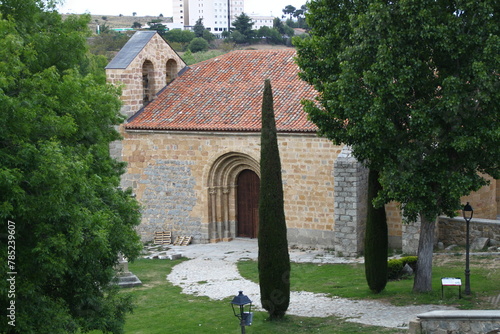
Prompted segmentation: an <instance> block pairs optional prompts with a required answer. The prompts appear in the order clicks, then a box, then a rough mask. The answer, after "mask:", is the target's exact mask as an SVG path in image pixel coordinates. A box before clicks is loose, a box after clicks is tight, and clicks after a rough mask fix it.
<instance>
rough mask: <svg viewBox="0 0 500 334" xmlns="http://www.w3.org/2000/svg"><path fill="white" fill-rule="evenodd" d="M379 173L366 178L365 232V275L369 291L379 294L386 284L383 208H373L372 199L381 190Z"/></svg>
mask: <svg viewBox="0 0 500 334" xmlns="http://www.w3.org/2000/svg"><path fill="white" fill-rule="evenodd" d="M378 177H379V173H378V172H377V171H374V170H370V173H369V176H368V213H367V219H366V230H365V233H366V235H365V275H366V281H367V283H368V286H369V287H370V290H372V291H373V292H375V293H379V292H381V291H382V290H384V288H385V285H386V284H387V248H388V232H387V221H386V215H385V208H384V206H383V205H382V207H380V208H375V207H374V206H373V203H372V202H373V199H374V198H375V197H376V196H377V193H378V192H379V190H381V189H382V187H381V185H380V183H379V181H378Z"/></svg>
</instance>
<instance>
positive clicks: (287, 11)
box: [282, 5, 297, 19]
mask: <svg viewBox="0 0 500 334" xmlns="http://www.w3.org/2000/svg"><path fill="white" fill-rule="evenodd" d="M296 9H297V8H295V7H294V6H292V5H288V6H286V7H285V8H284V9H283V10H282V11H283V14H285V15H289V16H290V19H292V16H293V14H294V13H295V10H296Z"/></svg>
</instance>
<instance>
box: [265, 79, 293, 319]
mask: <svg viewBox="0 0 500 334" xmlns="http://www.w3.org/2000/svg"><path fill="white" fill-rule="evenodd" d="M260 177H261V182H260V184H261V186H260V198H259V282H260V283H259V284H260V299H261V303H262V307H264V309H265V310H266V311H267V312H268V313H269V316H270V319H271V320H275V319H281V318H283V316H284V315H285V312H286V310H287V309H288V305H289V303H290V256H289V254H288V241H287V236H286V220H285V209H284V205H283V184H282V181H281V162H280V156H279V150H278V139H277V136H276V122H275V120H274V110H273V93H272V89H271V82H270V81H269V79H267V80H266V81H265V85H264V98H263V101H262V133H261V153H260Z"/></svg>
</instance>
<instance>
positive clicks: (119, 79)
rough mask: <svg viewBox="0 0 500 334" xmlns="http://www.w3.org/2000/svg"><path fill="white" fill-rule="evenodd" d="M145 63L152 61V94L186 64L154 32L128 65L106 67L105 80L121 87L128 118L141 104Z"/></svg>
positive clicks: (142, 101) (150, 82) (142, 102)
mask: <svg viewBox="0 0 500 334" xmlns="http://www.w3.org/2000/svg"><path fill="white" fill-rule="evenodd" d="M146 62H148V63H150V64H152V69H151V73H149V77H150V79H149V84H150V88H149V89H150V90H151V94H152V95H153V96H154V95H155V94H156V93H158V92H159V91H160V90H161V89H162V88H163V87H165V86H166V85H167V83H168V82H170V81H171V80H172V79H174V78H175V76H176V75H177V73H179V71H181V69H183V68H184V67H185V66H186V63H185V62H184V61H183V60H182V58H180V57H179V55H178V54H177V53H176V52H175V51H174V50H173V49H172V48H171V47H170V46H169V45H168V43H167V42H165V41H164V40H163V39H162V38H161V37H160V35H158V34H156V35H154V36H153V38H152V39H151V41H150V42H149V43H148V44H147V45H146V46H145V47H144V48H143V49H142V50H141V51H140V52H139V54H138V55H137V57H135V59H134V60H133V61H132V62H131V63H130V64H129V65H128V66H127V68H112V69H109V68H108V69H106V79H107V81H108V82H109V83H112V84H114V85H117V86H121V87H122V88H123V89H122V96H121V100H122V102H123V107H122V113H123V114H124V115H125V116H127V117H130V116H132V115H134V114H135V113H136V112H137V111H138V110H139V109H141V108H142V106H143V104H144V82H143V75H144V73H143V66H144V64H145V63H146Z"/></svg>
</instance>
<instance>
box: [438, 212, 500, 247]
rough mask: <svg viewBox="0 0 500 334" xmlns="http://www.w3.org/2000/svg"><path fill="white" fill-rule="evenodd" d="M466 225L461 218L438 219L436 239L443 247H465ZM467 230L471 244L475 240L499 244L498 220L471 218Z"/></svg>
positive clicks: (499, 221)
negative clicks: (468, 230)
mask: <svg viewBox="0 0 500 334" xmlns="http://www.w3.org/2000/svg"><path fill="white" fill-rule="evenodd" d="M474 213H475V212H474ZM466 225H467V224H466V223H465V220H464V219H463V218H462V217H455V218H448V217H439V219H438V234H437V236H436V237H437V238H436V239H437V240H438V241H440V242H442V243H443V244H444V245H445V247H446V246H449V245H460V246H465V240H466V230H467V227H466ZM469 229H470V242H471V244H472V242H474V240H475V239H477V238H489V239H490V240H496V241H497V243H500V220H488V219H476V218H472V220H471V221H470V223H469Z"/></svg>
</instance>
